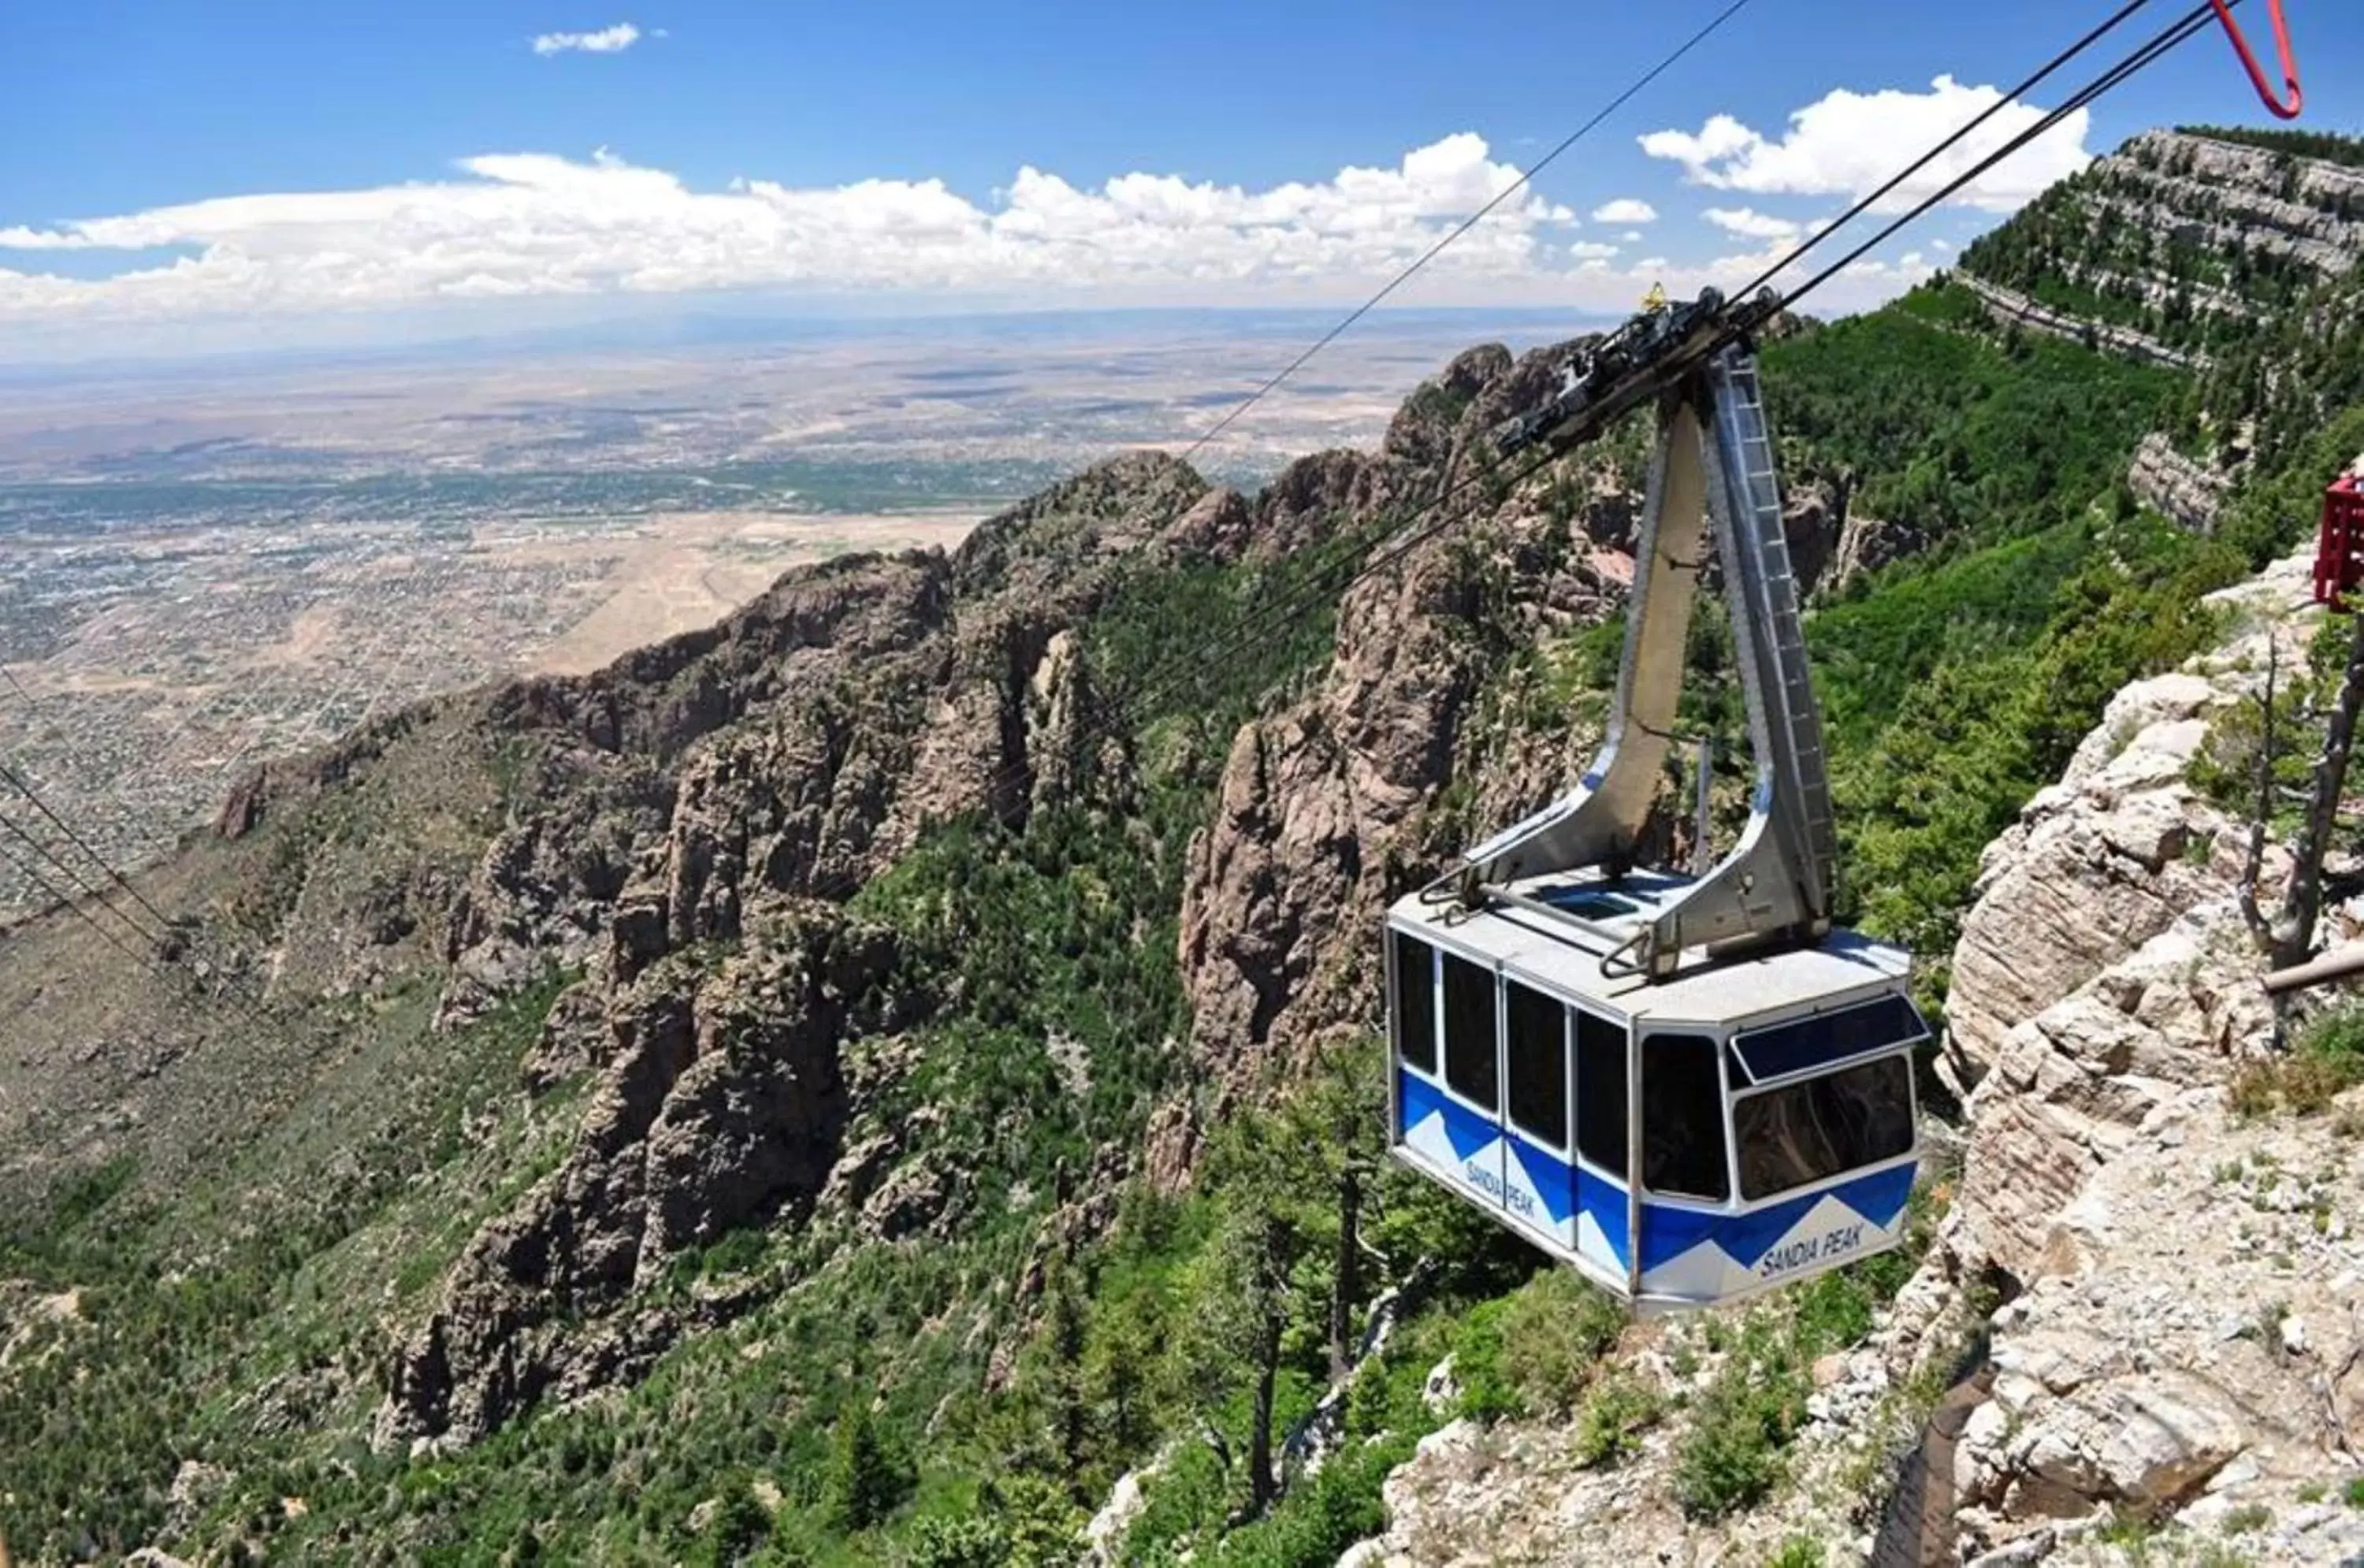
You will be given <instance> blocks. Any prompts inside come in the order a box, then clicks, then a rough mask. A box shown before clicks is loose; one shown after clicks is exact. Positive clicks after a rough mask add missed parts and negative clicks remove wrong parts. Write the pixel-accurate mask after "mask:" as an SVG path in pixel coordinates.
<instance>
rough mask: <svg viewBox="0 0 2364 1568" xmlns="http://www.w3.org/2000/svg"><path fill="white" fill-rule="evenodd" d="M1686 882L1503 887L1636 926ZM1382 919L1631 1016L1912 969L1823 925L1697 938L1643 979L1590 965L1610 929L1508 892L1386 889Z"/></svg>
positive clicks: (1878, 981) (1627, 880)
mask: <svg viewBox="0 0 2364 1568" xmlns="http://www.w3.org/2000/svg"><path fill="white" fill-rule="evenodd" d="M1689 885H1690V884H1689V879H1688V878H1685V877H1680V876H1674V875H1669V874H1667V873H1656V872H1634V873H1629V874H1628V875H1626V876H1625V877H1623V878H1622V879H1621V880H1619V881H1617V882H1615V883H1609V882H1606V881H1603V880H1601V879H1600V878H1598V877H1594V876H1588V875H1585V874H1583V873H1578V874H1574V875H1571V874H1568V873H1553V874H1548V875H1544V876H1536V877H1531V878H1527V879H1524V880H1522V881H1520V882H1518V883H1514V884H1511V891H1512V892H1514V893H1518V894H1522V895H1525V896H1526V897H1529V898H1533V899H1538V900H1541V901H1543V902H1544V903H1548V904H1551V905H1553V906H1556V907H1562V908H1566V909H1567V910H1568V912H1569V913H1571V914H1573V915H1576V916H1578V917H1581V918H1584V919H1586V920H1588V921H1590V922H1592V923H1594V924H1597V925H1600V926H1603V927H1606V928H1609V929H1611V931H1618V930H1630V929H1638V928H1639V927H1640V926H1641V925H1642V924H1643V923H1645V922H1646V921H1647V920H1648V919H1650V918H1651V917H1652V916H1653V914H1654V913H1655V911H1656V908H1657V907H1658V906H1660V905H1662V904H1663V903H1664V902H1665V901H1667V899H1669V898H1671V897H1672V896H1673V895H1676V894H1678V893H1680V892H1681V891H1682V890H1683V889H1685V888H1687V887H1688V886H1689ZM1388 924H1389V926H1390V927H1391V928H1392V929H1397V930H1400V931H1404V932H1407V933H1409V934H1411V935H1413V936H1416V937H1419V938H1420V939H1422V940H1425V941H1428V942H1430V943H1432V944H1433V945H1435V946H1438V947H1441V948H1444V949H1446V950H1447V951H1460V952H1462V953H1463V954H1465V955H1467V956H1478V957H1484V958H1488V959H1499V960H1500V961H1501V962H1502V963H1503V964H1504V966H1505V967H1507V968H1508V969H1510V970H1511V971H1512V972H1514V973H1517V974H1518V975H1520V976H1522V977H1523V978H1524V979H1526V980H1528V981H1530V982H1532V983H1533V984H1537V985H1539V986H1541V987H1542V988H1544V989H1546V990H1549V991H1552V992H1556V993H1557V994H1559V995H1562V996H1564V997H1567V998H1571V999H1574V1000H1578V1001H1581V1002H1584V1003H1585V1004H1587V1005H1589V1006H1593V1007H1595V1008H1598V1009H1599V1010H1600V1011H1603V1012H1607V1013H1611V1014H1614V1015H1616V1016H1618V1017H1619V1018H1622V1019H1624V1020H1626V1021H1629V1022H1634V1023H1645V1024H1661V1025H1663V1024H1699V1025H1704V1026H1707V1027H1710V1028H1715V1029H1720V1028H1724V1027H1727V1026H1735V1025H1740V1024H1744V1023H1747V1022H1750V1021H1752V1020H1755V1019H1758V1018H1766V1017H1767V1016H1769V1015H1777V1014H1778V1015H1791V1016H1794V1015H1796V1014H1798V1013H1800V1012H1803V1011H1812V1010H1814V1009H1816V1008H1818V1007H1820V1006H1829V1005H1833V1004H1836V1003H1840V1002H1845V1001H1849V1000H1855V999H1858V998H1860V997H1862V996H1865V995H1870V994H1873V993H1875V992H1893V991H1895V990H1896V989H1898V988H1899V987H1900V986H1901V984H1903V983H1904V981H1905V979H1906V977H1907V976H1908V975H1909V973H1911V969H1912V961H1911V959H1910V957H1909V956H1908V955H1907V954H1906V953H1905V952H1904V951H1903V950H1902V949H1901V948H1896V947H1891V946H1890V945H1888V944H1887V943H1885V942H1880V941H1875V940H1872V939H1871V938H1868V937H1865V936H1862V935H1859V934H1857V933H1856V932H1854V931H1845V930H1834V931H1833V932H1831V933H1830V935H1829V936H1827V937H1826V938H1824V939H1823V940H1822V941H1821V942H1820V943H1819V944H1817V945H1815V946H1813V947H1804V948H1785V949H1780V950H1778V951H1772V952H1767V953H1762V954H1757V955H1755V956H1750V957H1737V958H1718V959H1710V958H1709V957H1708V955H1707V953H1706V951H1705V950H1703V949H1697V948H1694V949H1690V950H1688V951H1685V953H1684V954H1683V961H1682V963H1681V965H1680V966H1679V967H1678V970H1677V972H1676V973H1674V974H1673V975H1671V976H1669V977H1668V978H1667V979H1664V980H1659V981H1656V982H1653V981H1651V980H1649V979H1647V978H1645V977H1644V976H1642V975H1639V974H1634V975H1630V976H1623V975H1620V976H1611V975H1608V974H1604V973H1601V960H1602V959H1603V957H1604V956H1606V955H1607V954H1608V953H1609V952H1610V951H1611V949H1613V948H1614V947H1615V946H1616V941H1615V940H1614V938H1613V937H1611V936H1600V935H1595V934H1593V933H1591V932H1589V931H1586V930H1583V929H1578V927H1577V926H1575V925H1573V924H1571V923H1570V922H1567V921H1564V920H1558V919H1555V918H1553V917H1551V916H1549V915H1546V914H1544V913H1542V912H1541V911H1539V910H1533V909H1525V908H1522V907H1520V906H1517V905H1514V904H1505V903H1500V902H1495V903H1492V904H1489V906H1487V907H1485V908H1483V909H1479V910H1476V911H1474V912H1473V911H1465V910H1462V909H1461V908H1459V907H1458V906H1455V905H1453V904H1450V903H1447V904H1431V903H1427V902H1424V901H1423V900H1422V898H1421V896H1420V895H1418V894H1412V895H1406V896H1405V897H1403V898H1400V899H1398V900H1397V901H1396V904H1395V906H1394V908H1392V909H1391V910H1390V911H1389V912H1388Z"/></svg>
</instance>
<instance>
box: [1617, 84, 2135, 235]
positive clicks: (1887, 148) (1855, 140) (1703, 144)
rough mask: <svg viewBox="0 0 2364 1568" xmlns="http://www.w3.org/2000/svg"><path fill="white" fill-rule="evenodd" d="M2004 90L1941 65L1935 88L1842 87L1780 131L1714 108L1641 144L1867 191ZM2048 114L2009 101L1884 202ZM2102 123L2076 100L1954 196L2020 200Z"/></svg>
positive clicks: (1826, 187)
mask: <svg viewBox="0 0 2364 1568" xmlns="http://www.w3.org/2000/svg"><path fill="white" fill-rule="evenodd" d="M1999 103H2002V92H2001V90H2000V89H1998V88H1994V87H1973V86H1966V85H1964V84H1963V83H1959V82H1957V81H1955V80H1954V79H1953V78H1952V77H1951V76H1940V77H1938V78H1937V79H1936V80H1935V82H1932V83H1930V84H1929V90H1928V91H1927V92H1925V93H1912V92H1906V91H1904V90H1902V89H1900V88H1892V87H1891V88H1884V89H1882V90H1881V91H1879V92H1876V93H1857V92H1852V91H1850V90H1848V89H1846V88H1844V87H1842V88H1838V89H1836V90H1834V91H1833V92H1831V93H1828V94H1825V95H1823V97H1821V98H1818V99H1816V100H1815V101H1814V102H1813V103H1811V104H1808V105H1807V106H1805V107H1804V108H1801V109H1798V110H1796V111H1794V112H1792V113H1791V114H1790V125H1789V129H1788V131H1787V132H1786V134H1784V135H1783V136H1782V137H1781V138H1780V139H1779V140H1775V139H1772V138H1769V137H1767V136H1766V135H1764V134H1763V133H1761V132H1759V131H1756V130H1754V129H1752V128H1749V127H1748V126H1745V125H1743V124H1742V123H1741V122H1740V121H1739V120H1737V119H1734V117H1732V116H1730V115H1715V116H1712V117H1710V118H1709V119H1708V120H1707V121H1706V123H1705V124H1703V125H1701V127H1700V128H1699V129H1698V130H1696V131H1683V130H1660V131H1652V132H1651V133H1649V134H1648V135H1646V136H1645V137H1643V138H1642V139H1641V142H1642V150H1643V151H1645V152H1646V153H1648V154H1649V155H1650V156H1651V157H1653V158H1664V159H1667V160H1669V161H1674V162H1677V163H1679V164H1681V165H1682V167H1683V172H1684V175H1685V177H1686V178H1687V179H1689V180H1690V181H1691V182H1692V183H1696V184H1701V185H1707V186H1711V187H1712V188H1714V189H1717V190H1731V191H1750V192H1755V193H1757V194H1760V195H1777V194H1778V195H1814V196H1823V195H1844V196H1850V197H1860V196H1863V195H1868V193H1870V192H1871V191H1873V190H1876V189H1878V188H1879V185H1880V184H1881V183H1883V182H1885V181H1886V180H1887V179H1888V178H1889V177H1890V175H1892V174H1894V173H1895V172H1896V171H1897V169H1898V168H1899V167H1900V166H1901V164H1902V163H1903V162H1904V161H1906V160H1907V158H1908V157H1909V155H1910V153H1911V152H1912V151H1917V150H1920V149H1922V148H1925V147H1931V146H1934V145H1935V144H1936V143H1937V142H1939V141H1941V140H1943V139H1945V138H1946V137H1947V136H1949V135H1951V134H1953V133H1954V132H1955V131H1957V130H1958V129H1960V128H1962V127H1963V126H1964V125H1967V124H1968V122H1969V121H1970V120H1971V119H1973V118H1975V117H1977V116H1978V115H1979V113H1980V112H1982V111H1983V110H1986V109H1988V108H1990V107H1993V106H1995V105H1997V104H1999ZM2043 116H2044V111H2042V110H2040V109H2037V108H2035V107H2034V106H2030V105H2027V104H2023V103H2012V104H2008V105H2005V106H2003V107H2002V109H2000V110H1999V111H1998V112H1997V113H1996V114H1995V116H1994V117H1993V118H1991V119H1990V120H1988V121H1987V122H1986V123H1985V124H1984V125H1982V126H1980V127H1979V129H1978V130H1977V131H1975V132H1973V133H1972V134H1971V135H1969V136H1968V137H1966V138H1964V139H1963V140H1962V141H1961V142H1960V143H1959V144H1957V146H1955V147H1953V148H1951V149H1949V150H1947V151H1946V153H1945V155H1944V156H1942V157H1940V158H1937V159H1935V160H1934V161H1931V163H1930V164H1929V166H1928V167H1927V168H1926V169H1924V170H1922V171H1921V172H1918V173H1916V174H1915V175H1913V177H1912V179H1910V180H1907V181H1906V182H1904V183H1902V184H1901V185H1899V186H1898V187H1897V188H1896V189H1895V190H1894V191H1892V192H1890V194H1889V195H1887V196H1885V197H1883V198H1882V199H1881V202H1880V205H1879V208H1878V209H1877V210H1879V211H1883V212H1901V211H1903V210H1904V209H1905V208H1907V207H1909V206H1912V205H1913V203H1915V202H1917V201H1919V200H1921V199H1923V198H1924V197H1926V196H1927V195H1931V194H1932V193H1933V192H1935V191H1936V190H1938V189H1939V188H1940V187H1942V186H1943V185H1945V184H1946V183H1947V182H1948V181H1950V180H1952V179H1954V178H1955V177H1956V176H1957V175H1959V174H1961V173H1962V172H1965V171H1967V170H1968V168H1969V167H1970V166H1971V165H1972V164H1974V163H1976V162H1978V161H1979V160H1980V159H1981V158H1984V157H1985V156H1987V155H1988V154H1989V153H1990V152H1992V151H1993V150H1995V149H1996V148H1998V147H2000V146H2002V144H2003V143H2004V142H2006V141H2009V140H2010V139H2013V137H2015V136H2018V135H2019V134H2021V133H2022V132H2024V131H2025V130H2027V129H2029V128H2031V127H2033V126H2034V125H2035V123H2036V121H2038V120H2040V119H2041V118H2043ZM2090 128H2091V116H2090V115H2089V114H2088V113H2087V112H2086V111H2085V110H2083V109H2079V110H2077V111H2076V112H2075V113H2073V114H2070V115H2069V116H2067V117H2063V118H2062V120H2061V121H2060V123H2059V124H2058V125H2057V126H2055V127H2053V128H2051V129H2050V130H2048V131H2046V132H2045V133H2044V134H2043V135H2042V136H2040V137H2037V138H2036V139H2035V140H2034V141H2032V142H2030V143H2029V144H2028V145H2027V146H2026V147H2024V148H2022V149H2021V150H2019V151H2018V152H2017V153H2015V154H2013V156H2012V157H2010V158H2007V159H2005V160H2004V161H2002V163H2000V164H1998V165H1996V166H1995V167H1994V168H1993V169H1990V170H1989V171H1988V172H1986V173H1984V174H1982V175H1980V176H1979V178H1978V179H1976V180H1974V181H1972V182H1971V183H1969V184H1968V185H1967V186H1965V187H1964V188H1963V189H1962V190H1961V191H1960V192H1958V193H1957V194H1956V195H1954V196H1953V197H1952V198H1951V199H1952V200H1953V201H1954V202H1955V203H1957V204H1958V205H1961V206H1972V207H1977V208H1979V209H1981V210H1984V211H1988V212H2013V211H2016V210H2017V209H2018V208H2019V207H2020V206H2023V205H2024V204H2025V203H2026V202H2027V201H2028V199H2029V198H2030V197H2032V196H2034V195H2035V194H2036V193H2037V192H2039V191H2041V190H2043V189H2044V187H2046V185H2049V184H2051V183H2053V182H2054V181H2056V180H2058V179H2060V178H2062V177H2063V176H2065V175H2069V174H2073V173H2075V172H2077V171H2079V170H2080V169H2082V168H2084V167H2085V165H2086V164H2088V163H2090V162H2091V161H2092V154H2091V152H2089V151H2087V150H2086V148H2085V137H2086V133H2087V131H2088V130H2089V129H2090Z"/></svg>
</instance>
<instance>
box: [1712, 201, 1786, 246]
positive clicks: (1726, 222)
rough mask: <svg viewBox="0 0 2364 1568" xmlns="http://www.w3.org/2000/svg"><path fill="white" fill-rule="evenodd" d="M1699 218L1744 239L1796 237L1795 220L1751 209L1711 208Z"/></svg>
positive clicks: (1739, 207)
mask: <svg viewBox="0 0 2364 1568" xmlns="http://www.w3.org/2000/svg"><path fill="white" fill-rule="evenodd" d="M1700 216H1701V217H1703V218H1705V219H1707V220H1708V221H1709V222H1710V223H1712V224H1713V225H1715V226H1716V227H1717V228H1721V229H1723V231H1724V232H1725V233H1726V234H1737V235H1739V236H1740V237H1741V238H1742V239H1795V238H1797V235H1798V225H1797V223H1796V221H1795V220H1793V219H1790V218H1786V217H1774V216H1773V215H1772V214H1771V213H1767V212H1758V211H1756V209H1754V208H1753V207H1745V206H1712V207H1710V208H1708V209H1707V210H1706V211H1705V212H1702V213H1701V214H1700Z"/></svg>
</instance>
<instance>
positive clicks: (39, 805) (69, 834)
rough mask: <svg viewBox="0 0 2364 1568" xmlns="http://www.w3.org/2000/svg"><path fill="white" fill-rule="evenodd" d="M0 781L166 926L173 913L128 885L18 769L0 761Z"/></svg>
mask: <svg viewBox="0 0 2364 1568" xmlns="http://www.w3.org/2000/svg"><path fill="white" fill-rule="evenodd" d="M0 783H6V784H7V785H8V787H9V788H11V789H13V790H15V791H16V792H17V794H18V795H23V796H24V797H25V798H26V799H27V800H28V801H31V802H32V803H33V809H34V810H36V811H38V812H39V813H40V814H41V816H42V817H45V818H47V819H48V821H49V824H50V827H52V828H56V829H57V830H58V831H59V832H60V833H61V834H63V835H64V836H65V839H66V841H67V842H68V843H70V844H72V846H73V847H74V848H75V849H77V850H80V851H82V852H83V854H84V857H85V858H86V859H88V860H89V862H91V863H92V864H93V865H95V866H96V867H98V869H99V872H100V873H101V874H102V875H104V876H106V879H107V880H108V881H110V882H112V883H114V884H115V885H116V886H117V887H118V888H120V889H122V890H123V892H124V893H125V894H127V895H129V897H130V899H131V901H132V902H133V903H135V904H137V905H139V907H141V908H142V909H145V910H146V911H147V912H148V914H149V917H151V918H152V919H153V920H155V921H156V922H157V923H158V924H159V925H166V926H169V925H171V924H172V923H173V917H171V916H169V915H167V914H165V913H164V911H162V909H159V908H157V907H156V906H155V905H153V904H151V903H150V902H149V900H148V897H147V895H145V894H143V893H141V892H140V891H139V889H138V888H136V887H134V886H132V885H131V884H130V883H129V881H128V880H127V879H126V878H125V877H124V875H123V873H121V872H119V871H117V870H116V869H115V866H114V865H113V863H112V862H109V861H108V860H107V858H106V856H105V855H102V854H100V853H99V852H98V851H97V850H96V849H95V848H93V847H92V845H91V843H90V840H87V839H84V837H83V836H82V835H81V834H80V833H77V832H76V831H74V828H73V825H72V823H70V822H68V821H67V820H66V819H65V818H64V817H61V816H59V815H58V814H57V813H56V812H55V811H53V810H51V809H50V803H49V802H48V801H46V800H43V799H42V798H41V794H40V791H39V790H37V789H35V788H34V787H33V784H32V781H31V780H30V779H28V778H27V777H26V776H25V775H24V774H23V773H21V772H19V771H18V770H17V769H16V768H14V767H11V766H10V765H9V764H8V763H6V762H0Z"/></svg>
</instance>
